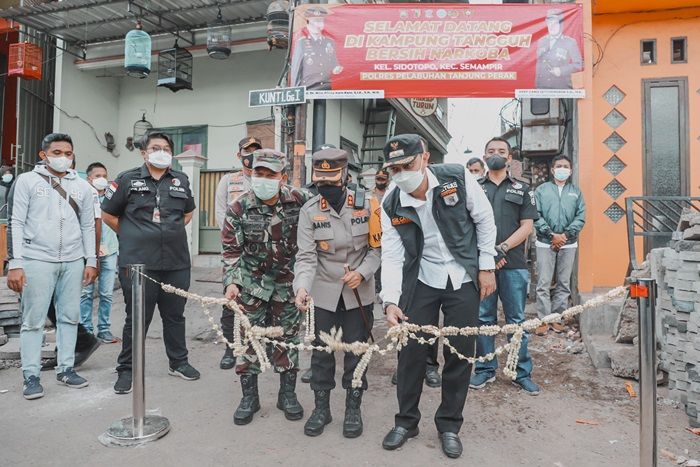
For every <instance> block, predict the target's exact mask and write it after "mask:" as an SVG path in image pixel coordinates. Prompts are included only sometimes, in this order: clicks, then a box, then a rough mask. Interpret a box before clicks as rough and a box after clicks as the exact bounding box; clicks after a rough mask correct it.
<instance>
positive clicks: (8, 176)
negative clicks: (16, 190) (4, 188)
mask: <svg viewBox="0 0 700 467" xmlns="http://www.w3.org/2000/svg"><path fill="white" fill-rule="evenodd" d="M12 177H13V175H12V174H5V175H3V176H2V181H3V182H5V183H10V182H11V181H12Z"/></svg>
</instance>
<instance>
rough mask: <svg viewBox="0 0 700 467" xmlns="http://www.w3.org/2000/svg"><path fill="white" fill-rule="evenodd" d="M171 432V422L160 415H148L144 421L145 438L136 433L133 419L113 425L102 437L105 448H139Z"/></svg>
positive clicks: (122, 420) (129, 418) (124, 419)
mask: <svg viewBox="0 0 700 467" xmlns="http://www.w3.org/2000/svg"><path fill="white" fill-rule="evenodd" d="M168 431H170V422H169V421H168V419H167V418H165V417H161V416H159V415H147V416H146V417H145V418H144V420H143V436H137V435H136V434H135V433H134V423H133V417H127V418H122V419H121V420H117V421H116V422H114V423H112V425H111V426H110V427H109V428H107V431H106V432H105V433H104V434H103V435H102V436H100V442H102V444H104V445H105V446H138V445H140V444H145V443H148V442H151V441H155V440H157V439H160V438H162V437H163V436H165V435H167V434H168Z"/></svg>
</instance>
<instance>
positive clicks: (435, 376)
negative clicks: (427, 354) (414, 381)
mask: <svg viewBox="0 0 700 467" xmlns="http://www.w3.org/2000/svg"><path fill="white" fill-rule="evenodd" d="M425 384H427V385H428V387H431V388H439V387H440V386H442V378H441V377H440V373H438V370H437V368H435V367H434V366H428V367H426V368H425Z"/></svg>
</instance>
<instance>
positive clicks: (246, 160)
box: [241, 152, 253, 169]
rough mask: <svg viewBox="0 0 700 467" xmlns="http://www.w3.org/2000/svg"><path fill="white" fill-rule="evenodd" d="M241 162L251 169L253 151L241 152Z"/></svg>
mask: <svg viewBox="0 0 700 467" xmlns="http://www.w3.org/2000/svg"><path fill="white" fill-rule="evenodd" d="M241 163H242V164H243V167H245V168H246V169H250V168H252V167H253V153H252V152H251V153H250V154H243V153H241Z"/></svg>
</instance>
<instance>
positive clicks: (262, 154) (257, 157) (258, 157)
mask: <svg viewBox="0 0 700 467" xmlns="http://www.w3.org/2000/svg"><path fill="white" fill-rule="evenodd" d="M286 166H287V156H285V155H284V154H283V153H281V152H279V151H275V150H274V149H258V150H257V151H255V152H254V153H253V169H257V168H258V167H265V168H267V169H270V170H272V171H273V172H282V171H283V170H284V168H285V167H286Z"/></svg>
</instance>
